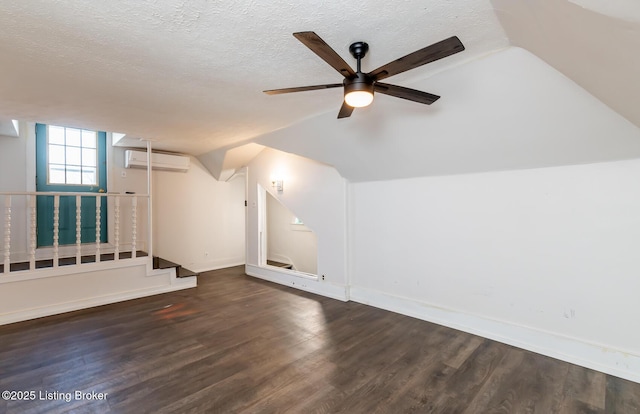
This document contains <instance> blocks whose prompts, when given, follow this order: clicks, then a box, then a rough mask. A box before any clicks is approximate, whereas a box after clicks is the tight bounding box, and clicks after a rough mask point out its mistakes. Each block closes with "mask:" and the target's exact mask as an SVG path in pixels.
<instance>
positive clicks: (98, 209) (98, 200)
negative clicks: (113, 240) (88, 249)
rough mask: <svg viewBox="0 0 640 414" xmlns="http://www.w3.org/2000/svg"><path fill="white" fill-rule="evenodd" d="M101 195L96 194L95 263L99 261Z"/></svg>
mask: <svg viewBox="0 0 640 414" xmlns="http://www.w3.org/2000/svg"><path fill="white" fill-rule="evenodd" d="M101 207H102V197H100V196H96V263H99V262H100V208H101Z"/></svg>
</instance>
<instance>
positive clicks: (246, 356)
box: [0, 267, 640, 414]
mask: <svg viewBox="0 0 640 414" xmlns="http://www.w3.org/2000/svg"><path fill="white" fill-rule="evenodd" d="M243 269H244V268H243V267H234V268H229V269H224V270H219V271H213V272H206V273H202V274H201V275H200V277H199V280H198V283H199V286H198V288H196V289H189V290H185V291H181V292H175V293H170V294H164V295H158V296H152V297H148V298H143V299H137V300H132V301H128V302H123V303H118V304H113V305H107V306H102V307H98V308H93V309H88V310H83V311H78V312H72V313H67V314H64V315H58V316H53V317H48V318H42V319H39V320H34V321H28V322H21V323H17V324H12V325H6V326H1V327H0V390H2V391H4V390H15V391H35V392H36V400H35V401H5V400H3V399H0V412H1V413H21V414H22V413H62V412H74V413H84V412H86V413H102V412H113V413H314V412H318V413H349V414H353V413H474V414H475V413H544V414H547V413H639V412H640V384H636V383H632V382H629V381H625V380H622V379H619V378H615V377H612V376H609V375H605V374H602V373H598V372H595V371H592V370H588V369H585V368H581V367H578V366H575V365H571V364H568V363H565V362H561V361H557V360H554V359H551V358H547V357H543V356H540V355H537V354H534V353H531V352H527V351H523V350H520V349H517V348H513V347H510V346H507V345H504V344H501V343H498V342H494V341H490V340H487V339H483V338H480V337H477V336H473V335H469V334H466V333H462V332H459V331H455V330H452V329H448V328H445V327H442V326H438V325H434V324H431V323H428V322H424V321H420V320H417V319H413V318H409V317H405V316H402V315H398V314H394V313H391V312H387V311H384V310H380V309H376V308H373V307H369V306H365V305H361V304H357V303H352V302H349V303H343V302H339V301H336V300H332V299H328V298H323V297H320V296H315V295H312V294H308V293H304V292H299V291H296V290H293V289H290V288H286V287H283V286H279V285H274V284H271V283H268V282H264V281H261V280H257V279H254V278H251V277H248V276H245V275H244V272H243ZM76 391H81V392H98V393H99V392H101V393H106V399H103V400H96V399H94V400H87V399H84V400H75V394H74V395H73V396H72V398H71V401H70V402H66V401H64V400H63V399H61V398H64V396H65V395H66V394H65V393H75V392H76ZM47 392H48V393H49V394H41V393H47ZM55 393H58V394H55ZM47 395H49V396H50V397H52V398H53V397H55V396H56V395H57V396H58V398H57V399H49V400H47V399H44V400H41V399H40V398H41V396H44V397H46V396H47Z"/></svg>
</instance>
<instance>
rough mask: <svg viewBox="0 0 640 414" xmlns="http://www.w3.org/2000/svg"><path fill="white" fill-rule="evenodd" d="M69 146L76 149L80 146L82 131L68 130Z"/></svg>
mask: <svg viewBox="0 0 640 414" xmlns="http://www.w3.org/2000/svg"><path fill="white" fill-rule="evenodd" d="M67 145H73V146H74V147H79V146H80V130H79V129H75V128H67Z"/></svg>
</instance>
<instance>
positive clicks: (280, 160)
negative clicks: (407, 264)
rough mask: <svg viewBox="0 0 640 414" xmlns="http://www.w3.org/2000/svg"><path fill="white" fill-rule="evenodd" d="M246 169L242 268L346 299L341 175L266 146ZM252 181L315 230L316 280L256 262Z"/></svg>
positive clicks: (256, 215) (256, 220)
mask: <svg viewBox="0 0 640 414" xmlns="http://www.w3.org/2000/svg"><path fill="white" fill-rule="evenodd" d="M248 174H249V176H248V194H247V197H248V202H249V206H248V207H249V209H248V216H247V226H248V227H247V266H246V269H247V273H248V274H251V275H253V276H257V277H262V278H265V279H268V280H272V281H274V282H277V283H283V284H287V285H292V286H296V287H298V288H301V289H305V290H308V291H312V292H317V293H321V294H324V295H327V296H331V297H335V298H339V299H342V300H346V298H347V291H346V289H347V286H346V285H347V278H346V263H347V262H346V210H345V205H346V182H345V180H344V179H343V178H342V177H340V175H339V174H338V172H337V171H336V170H335V169H334V168H333V167H330V166H328V165H325V164H321V163H318V162H316V161H312V160H309V159H307V158H303V157H299V156H296V155H293V154H288V153H285V152H281V151H276V150H273V149H268V148H267V149H264V150H263V151H262V152H261V153H260V154H259V155H258V156H257V157H256V158H255V159H254V160H253V161H252V162H251V163H250V164H249V167H248ZM276 175H277V176H280V177H281V178H283V180H284V191H283V192H282V193H279V194H275V193H274V192H273V191H272V190H273V189H272V188H271V179H272V177H274V176H276ZM258 185H260V186H262V187H263V188H265V189H266V190H267V191H269V192H270V193H271V195H273V196H274V197H276V198H277V199H278V200H279V201H280V202H281V203H282V204H283V205H284V206H286V207H287V208H288V209H289V210H291V211H293V212H295V214H297V215H299V217H301V218H302V219H303V220H304V222H305V224H306V225H307V226H308V227H309V228H311V229H312V230H313V231H314V232H315V233H316V237H317V240H318V264H317V267H318V272H317V274H318V278H317V280H310V279H304V278H301V277H299V276H295V275H291V274H288V273H286V272H284V273H283V271H267V270H264V269H263V268H260V255H259V251H260V231H261V229H260V227H259V210H260V208H259V205H258V203H259V196H258V194H259V188H258Z"/></svg>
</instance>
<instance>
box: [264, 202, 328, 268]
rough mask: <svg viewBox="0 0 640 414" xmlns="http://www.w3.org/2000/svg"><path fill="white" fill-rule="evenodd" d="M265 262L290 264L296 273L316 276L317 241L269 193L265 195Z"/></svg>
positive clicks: (312, 234)
mask: <svg viewBox="0 0 640 414" xmlns="http://www.w3.org/2000/svg"><path fill="white" fill-rule="evenodd" d="M266 199H267V211H266V213H267V214H266V215H267V259H268V260H274V261H276V262H281V263H287V264H291V265H293V268H294V269H295V270H297V271H300V272H305V273H310V274H314V275H315V274H317V271H318V240H317V238H316V235H315V233H314V232H313V231H312V230H311V229H310V228H309V227H308V226H306V225H304V224H294V220H295V218H296V217H297V216H296V215H295V214H293V213H292V212H291V211H289V209H287V208H286V207H285V206H283V205H282V204H280V202H279V201H278V200H277V199H276V198H275V197H273V196H272V195H271V194H267V197H266ZM297 218H299V219H302V220H303V221H304V218H301V217H297Z"/></svg>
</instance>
